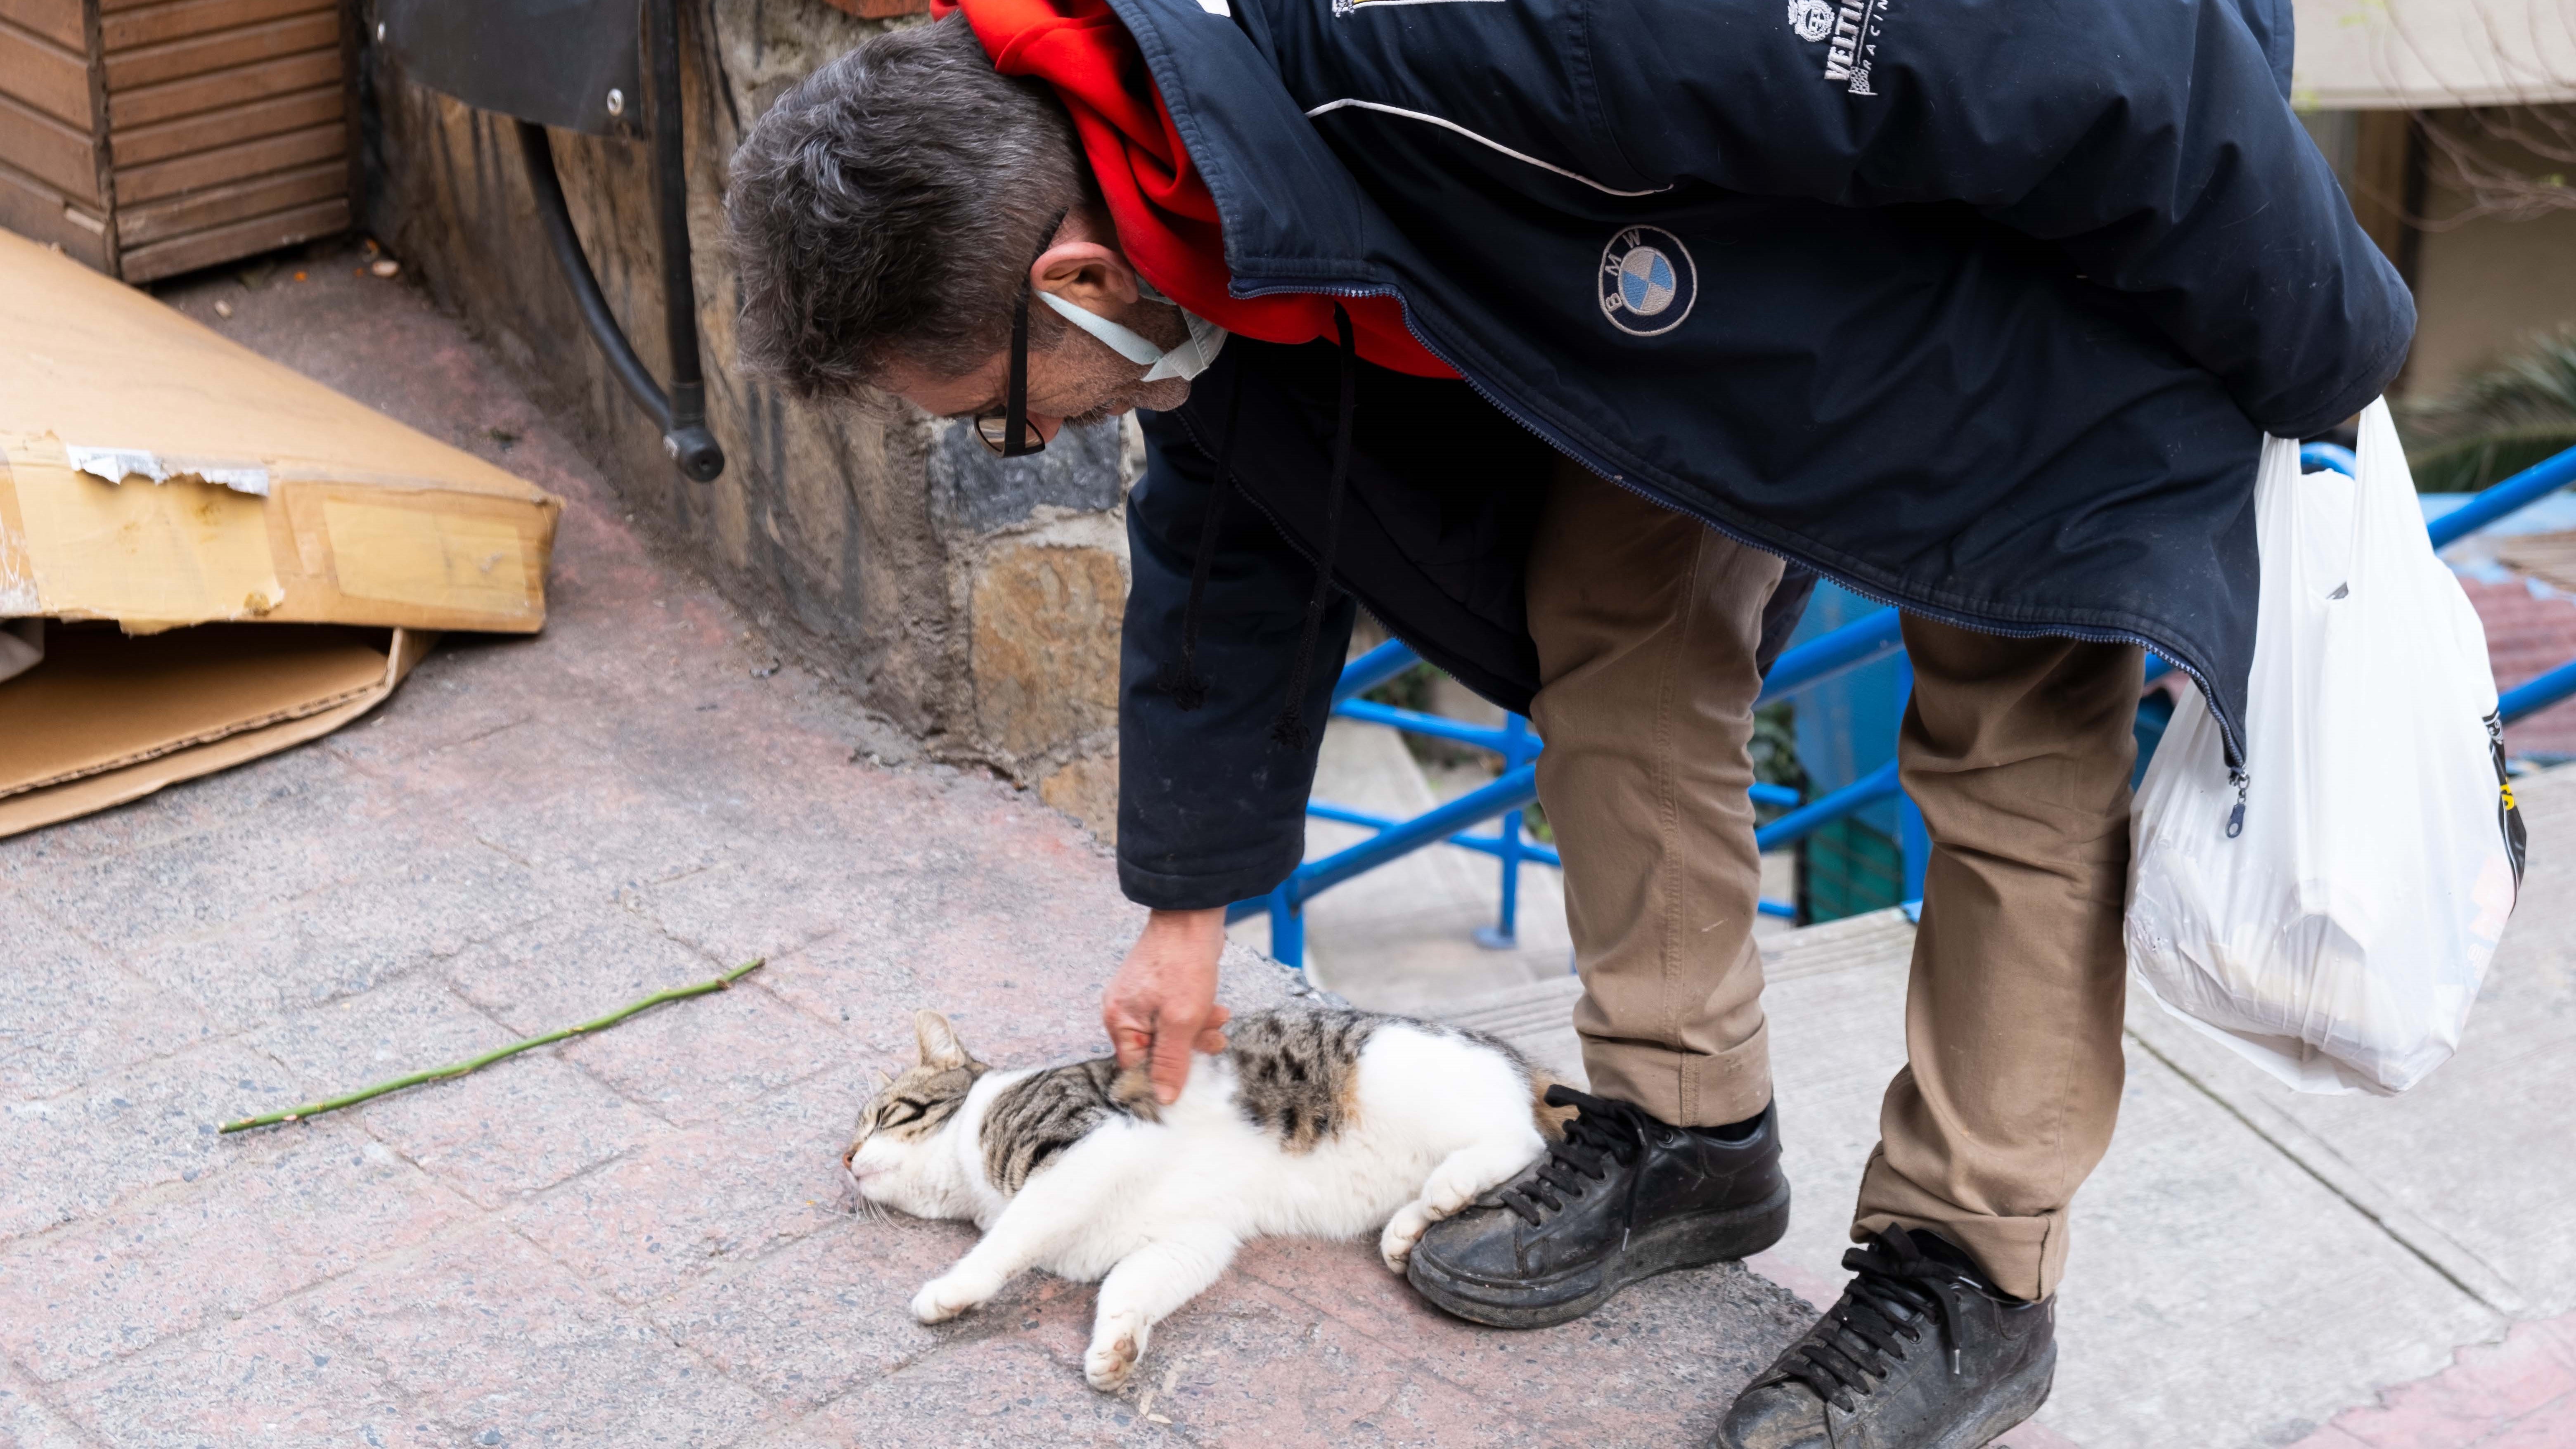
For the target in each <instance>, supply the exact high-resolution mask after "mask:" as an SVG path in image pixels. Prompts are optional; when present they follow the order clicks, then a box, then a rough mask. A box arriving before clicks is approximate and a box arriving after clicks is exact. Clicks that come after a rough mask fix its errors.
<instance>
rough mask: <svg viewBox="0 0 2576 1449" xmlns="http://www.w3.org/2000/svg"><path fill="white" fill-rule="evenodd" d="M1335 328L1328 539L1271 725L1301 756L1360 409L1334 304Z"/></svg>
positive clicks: (1353, 352)
mask: <svg viewBox="0 0 2576 1449" xmlns="http://www.w3.org/2000/svg"><path fill="white" fill-rule="evenodd" d="M1333 328H1334V330H1335V331H1336V332H1338V333H1339V334H1340V336H1341V344H1342V397H1341V408H1340V413H1339V417H1338V419H1337V421H1336V423H1335V425H1334V428H1333V477H1332V481H1331V482H1330V483H1328V484H1327V485H1325V493H1324V537H1323V540H1322V542H1321V543H1320V544H1319V545H1318V547H1317V549H1316V553H1315V591H1314V592H1313V593H1312V594H1309V595H1308V596H1307V598H1306V622H1305V626H1304V627H1303V628H1302V629H1300V630H1299V631H1298V634H1297V663H1296V667H1295V668H1293V669H1291V670H1290V671H1289V674H1288V698H1287V699H1286V701H1285V702H1283V703H1282V704H1281V705H1280V706H1279V717H1278V718H1277V719H1275V720H1273V721H1271V723H1270V739H1271V742H1272V743H1274V744H1276V745H1278V746H1279V747H1280V748H1282V749H1285V750H1292V751H1295V752H1297V753H1299V754H1303V753H1305V750H1306V747H1307V746H1308V745H1309V744H1311V743H1312V742H1313V740H1314V731H1313V730H1311V729H1309V728H1307V725H1306V718H1305V713H1306V681H1307V679H1308V678H1310V677H1311V676H1312V675H1313V674H1314V672H1315V642H1316V639H1317V636H1318V635H1320V634H1321V633H1322V632H1323V627H1324V609H1325V607H1326V606H1327V605H1329V604H1330V603H1331V602H1332V598H1333V554H1334V552H1335V551H1336V549H1337V548H1338V547H1339V545H1340V543H1341V538H1342V496H1343V494H1344V493H1345V492H1346V491H1347V488H1348V484H1349V482H1350V476H1351V419H1352V416H1353V415H1354V414H1355V413H1356V412H1357V411H1358V407H1359V365H1358V359H1359V350H1358V347H1357V345H1356V344H1355V343H1354V342H1353V340H1352V337H1351V314H1350V312H1349V310H1348V309H1346V308H1344V307H1343V306H1342V304H1341V303H1339V302H1336V303H1334V304H1333Z"/></svg>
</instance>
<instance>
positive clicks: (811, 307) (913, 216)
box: [725, 15, 1091, 400]
mask: <svg viewBox="0 0 2576 1449" xmlns="http://www.w3.org/2000/svg"><path fill="white" fill-rule="evenodd" d="M1090 191H1091V180H1090V170H1089V168H1088V167H1087V166H1086V165H1085V164H1084V162H1083V160H1082V152H1081V150H1080V148H1079V146H1078V144H1077V143H1076V140H1075V138H1074V134H1073V125H1072V122H1071V120H1070V119H1069V118H1067V116H1066V115H1065V112H1064V107H1063V104H1062V103H1061V102H1059V101H1058V100H1057V99H1056V98H1055V96H1054V94H1053V93H1052V92H1051V91H1049V90H1048V89H1047V88H1046V86H1045V85H1043V84H1042V83H1040V82H1037V81H1032V80H1024V79H1014V78H1012V77H1009V76H1004V75H1001V74H999V73H998V72H996V71H995V70H994V69H993V62H992V61H991V60H990V59H989V58H988V57H987V56H986V55H985V54H984V47H983V46H982V45H981V44H980V43H979V42H978V41H977V40H976V39H975V33H974V31H972V30H970V29H968V28H967V25H966V19H965V17H964V16H963V15H951V16H949V17H947V18H946V19H943V20H939V21H936V22H934V23H932V24H928V25H914V26H907V27H905V28H903V29H900V30H892V31H888V32H886V33H885V34H883V35H879V36H875V37H873V38H871V39H870V40H868V41H867V42H866V43H865V44H863V45H861V46H859V47H858V48H857V49H855V50H853V51H851V52H849V53H848V54H846V55H843V56H841V57H839V58H838V59H836V60H834V61H832V62H831V63H830V64H828V65H825V66H824V67H823V68H822V69H820V70H817V71H816V72H814V73H813V74H812V75H810V76H807V77H806V78H805V79H804V80H803V81H801V82H799V83H798V84H797V85H796V86H795V88H794V89H792V90H790V91H788V92H787V94H785V95H784V96H781V97H779V99H778V103H777V104H776V105H774V106H771V107H770V108H769V112H768V114H766V115H764V116H762V117H761V118H760V120H759V122H758V123H757V124H755V125H754V126H753V127H752V128H751V134H750V136H748V137H746V138H745V139H744V141H743V143H742V149H740V150H738V151H736V152H735V153H734V157H733V165H732V175H731V180H730V183H729V185H728V187H727V189H726V192H725V214H726V217H727V221H728V224H729V230H730V232H731V237H732V244H733V251H734V256H735V259H736V263H737V265H738V266H739V267H740V269H741V273H742V327H741V333H740V346H741V357H742V361H743V362H744V363H745V364H746V365H748V366H749V367H751V368H752V369H754V370H755V371H758V372H761V373H764V374H766V375H768V376H769V377H772V378H774V379H776V380H777V381H778V383H779V384H780V386H782V387H784V388H785V389H786V390H787V391H788V392H789V393H790V394H792V395H794V396H796V397H799V398H803V399H808V400H812V399H818V398H848V397H852V396H854V395H857V394H858V393H859V392H860V391H861V389H865V388H869V387H873V386H876V385H877V384H878V382H879V381H880V379H881V378H882V377H883V375H884V372H885V369H886V366H887V365H888V364H889V363H891V362H893V361H896V360H898V359H900V360H902V361H904V362H907V363H909V364H912V365H914V366H918V367H922V368H925V369H927V370H929V371H930V372H932V373H934V374H935V375H938V376H941V377H962V376H965V375H966V374H968V373H971V372H973V371H975V370H976V369H977V368H978V367H980V366H982V365H983V364H985V363H986V362H988V361H989V360H991V358H992V356H993V354H994V353H996V352H999V351H1001V350H1002V349H1003V348H1005V347H1007V346H1009V345H1010V335H1011V308H1012V303H1013V301H1014V299H1015V298H1016V297H1017V296H1018V293H1019V286H1020V281H1021V279H1022V278H1023V277H1024V276H1026V275H1027V272H1028V267H1029V264H1030V263H1031V262H1033V261H1035V260H1036V258H1037V254H1038V252H1039V251H1040V250H1041V249H1042V247H1043V245H1044V243H1045V240H1046V238H1045V235H1044V232H1045V230H1046V228H1047V225H1048V223H1049V222H1051V221H1052V220H1054V219H1055V218H1056V217H1059V216H1061V215H1063V214H1064V213H1065V212H1066V211H1067V210H1068V209H1069V208H1072V207H1074V206H1077V205H1080V204H1082V202H1083V201H1084V200H1085V199H1086V197H1087V196H1088V195H1089V193H1090ZM1061 327H1062V324H1061V323H1060V322H1058V321H1057V319H1056V318H1055V316H1054V314H1053V313H1051V312H1049V311H1048V310H1047V309H1045V308H1043V307H1037V308H1031V309H1030V313H1029V334H1030V340H1031V345H1032V346H1039V347H1043V346H1044V345H1045V344H1046V343H1048V342H1051V341H1052V340H1053V339H1054V338H1055V337H1056V336H1057V335H1058V334H1059V332H1060V330H1061Z"/></svg>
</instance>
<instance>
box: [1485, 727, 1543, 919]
mask: <svg viewBox="0 0 2576 1449" xmlns="http://www.w3.org/2000/svg"><path fill="white" fill-rule="evenodd" d="M1502 755H1503V768H1504V769H1506V770H1509V769H1512V768H1514V767H1516V766H1518V765H1520V764H1522V763H1524V762H1526V761H1529V760H1531V759H1535V758H1536V757H1537V755H1538V746H1537V743H1536V742H1535V741H1534V740H1532V739H1531V738H1530V727H1529V720H1528V719H1526V718H1524V717H1523V716H1521V715H1517V714H1515V715H1512V716H1511V717H1510V718H1508V719H1506V720H1505V721H1504V722H1503V739H1502ZM1521 815H1522V812H1521V811H1520V810H1517V809H1515V810H1510V811H1507V812H1505V813H1504V815H1503V819H1502V828H1501V829H1500V831H1499V832H1497V841H1496V846H1495V850H1494V854H1495V855H1497V856H1499V857H1501V859H1502V863H1503V907H1502V910H1501V911H1500V912H1499V913H1498V914H1497V916H1496V918H1495V921H1494V924H1492V925H1490V926H1482V927H1479V928H1478V929H1477V931H1476V944H1477V945H1479V946H1482V947H1484V948H1485V949H1486V950H1488V951H1509V950H1511V949H1513V948H1514V947H1516V946H1518V945H1519V944H1520V911H1521V861H1522V860H1523V859H1524V858H1526V857H1527V855H1528V854H1529V847H1528V845H1527V843H1526V837H1524V836H1523V835H1522V834H1521Z"/></svg>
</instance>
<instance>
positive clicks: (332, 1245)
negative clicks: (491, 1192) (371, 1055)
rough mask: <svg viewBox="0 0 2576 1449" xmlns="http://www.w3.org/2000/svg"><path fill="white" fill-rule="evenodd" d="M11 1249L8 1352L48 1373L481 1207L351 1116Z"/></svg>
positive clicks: (218, 1314) (208, 1318) (0, 1340)
mask: <svg viewBox="0 0 2576 1449" xmlns="http://www.w3.org/2000/svg"><path fill="white" fill-rule="evenodd" d="M300 1130H301V1132H302V1136H301V1137H300V1139H295V1140H291V1145H289V1146H288V1147H287V1148H286V1149H285V1150H283V1151H275V1152H270V1153H266V1154H265V1155H264V1156H263V1159H262V1160H261V1161H260V1162H259V1163H258V1165H257V1166H256V1167H255V1168H252V1169H250V1170H246V1171H240V1172H233V1173H226V1174H224V1175H222V1176H219V1177H216V1178H214V1179H212V1180H210V1181H208V1182H207V1183H205V1184H204V1185H203V1186H202V1187H200V1188H198V1189H196V1190H193V1191H186V1192H183V1193H181V1194H180V1195H178V1196H176V1197H167V1198H163V1199H161V1200H157V1201H155V1200H150V1199H146V1200H145V1201H144V1202H142V1203H141V1204H138V1205H136V1206H133V1207H129V1208H124V1209H120V1210H118V1211H115V1212H112V1213H109V1214H107V1215H106V1216H105V1217H103V1218H101V1219H100V1220H99V1221H98V1222H96V1223H94V1224H89V1225H85V1226H83V1227H81V1228H78V1229H74V1230H71V1231H69V1232H61V1233H52V1234H47V1235H45V1236H43V1237H41V1238H37V1239H33V1240H30V1241H26V1242H22V1243H19V1244H15V1245H13V1246H12V1247H11V1248H10V1249H9V1251H8V1252H7V1253H5V1254H0V1350H5V1352H6V1354H7V1356H8V1357H9V1358H11V1359H13V1360H15V1361H16V1362H17V1363H19V1364H20V1365H22V1366H24V1367H25V1368H27V1369H28V1370H29V1371H31V1372H33V1373H34V1374H36V1375H37V1376H38V1377H39V1378H42V1379H45V1380H48V1381H51V1380H59V1379H65V1378H69V1377H71V1376H72V1375H74V1374H78V1373H81V1372H84V1371H86V1370H89V1369H92V1368H95V1367H97V1366H98V1365H100V1364H103V1363H107V1362H109V1361H111V1360H114V1359H118V1358H122V1357H125V1356H126V1355H129V1354H132V1353H136V1352H138V1351H140V1350H142V1349H145V1348H148V1347H150V1346H151V1345H152V1344H154V1343H156V1342H158V1341H160V1340H161V1339H164V1338H167V1337H169V1336H170V1335H172V1334H176V1333H185V1332H189V1331H191V1330H194V1329H197V1328H200V1327H202V1326H204V1325H206V1324H208V1323H214V1322H219V1321H221V1320H223V1319H225V1318H238V1317H240V1316H242V1315H244V1314H247V1313H250V1312H252V1311H254V1310H256V1309H258V1308H260V1307H262V1306H264V1305H266V1304H269V1303H272V1302H275V1301H276V1300H277V1299H279V1298H281V1297H283V1296H285V1295H286V1294H289V1293H292V1292H294V1291H295V1290H297V1289H299V1288H303V1287H306V1286H308V1285H310V1284H313V1283H317V1282H319V1281H321V1280H322V1279H324V1278H328V1277H330V1276H332V1275H334V1274H338V1273H345V1272H347V1271H349V1270H350V1269H352V1268H354V1267H356V1266H358V1265H359V1264H360V1263H361V1262H364V1261H365V1260H366V1259H368V1258H370V1257H373V1256H377V1255H380V1254H383V1253H386V1252H391V1251H395V1250H398V1249H400V1248H402V1247H403V1246H405V1245H407V1244H410V1243H416V1242H419V1241H421V1240H422V1239H424V1238H426V1237H428V1236H429V1235H430V1234H432V1233H434V1232H436V1231H438V1230H439V1229H440V1228H443V1227H446V1226H448V1225H449V1224H451V1223H454V1222H457V1221H459V1220H460V1219H462V1218H464V1217H467V1216H470V1215H471V1214H472V1212H473V1209H472V1208H471V1207H470V1206H469V1205H468V1204H467V1203H466V1202H465V1201H464V1200H463V1199H461V1198H459V1197H457V1196H456V1195H455V1194H454V1193H452V1192H450V1191H448V1190H447V1189H446V1188H444V1187H441V1186H439V1185H438V1184H437V1183H434V1182H432V1181H430V1180H429V1179H428V1178H427V1177H425V1176H423V1175H422V1173H421V1172H420V1170H419V1169H417V1168H415V1167H412V1166H410V1165H409V1164H407V1163H405V1162H403V1161H402V1160H401V1159H399V1158H398V1157H396V1156H395V1155H394V1153H393V1152H392V1151H391V1150H390V1149H388V1148H386V1147H385V1146H384V1145H383V1144H382V1143H379V1142H376V1141H375V1140H373V1139H372V1138H370V1137H368V1136H367V1135H366V1134H365V1133H364V1132H362V1131H360V1130H359V1129H358V1127H357V1126H356V1124H354V1123H339V1124H333V1123H329V1122H322V1123H316V1124H314V1125H313V1126H311V1127H310V1128H305V1129H300Z"/></svg>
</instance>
